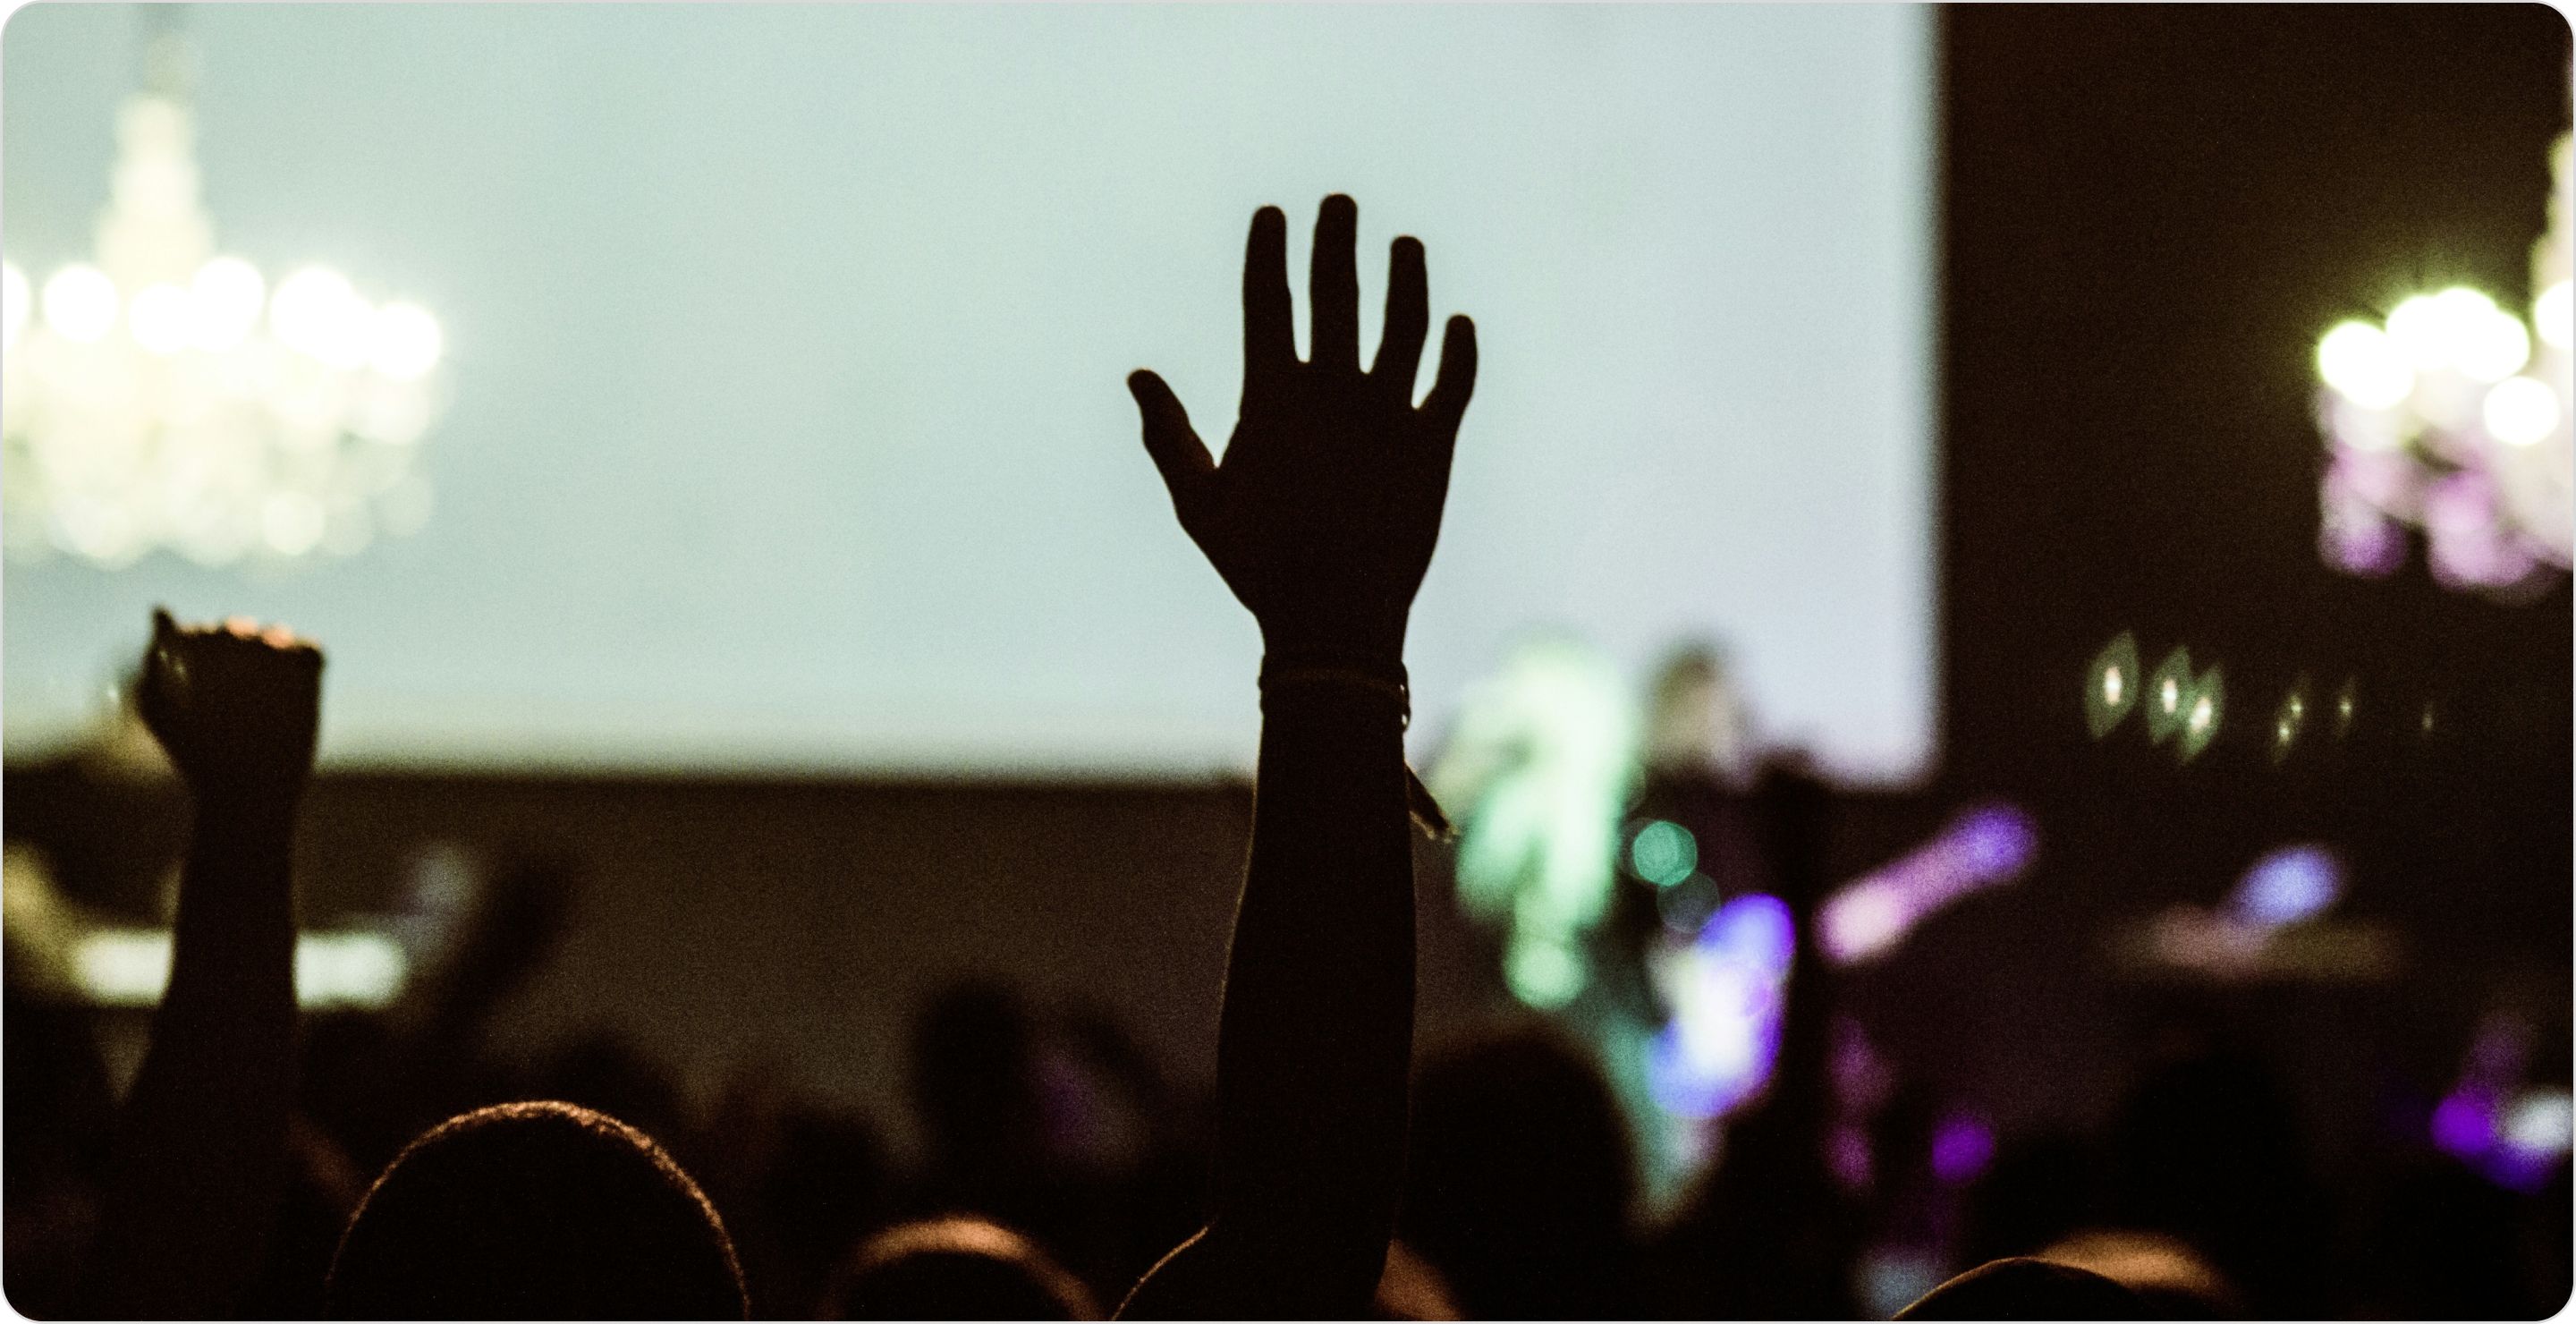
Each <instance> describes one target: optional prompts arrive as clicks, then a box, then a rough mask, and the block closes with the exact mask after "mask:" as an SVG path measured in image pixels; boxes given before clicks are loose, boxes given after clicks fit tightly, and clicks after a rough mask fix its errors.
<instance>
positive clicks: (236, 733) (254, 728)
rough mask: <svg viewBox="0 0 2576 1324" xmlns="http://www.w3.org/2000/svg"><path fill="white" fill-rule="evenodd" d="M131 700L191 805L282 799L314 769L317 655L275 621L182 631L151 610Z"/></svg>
mask: <svg viewBox="0 0 2576 1324" xmlns="http://www.w3.org/2000/svg"><path fill="white" fill-rule="evenodd" d="M136 698H137V705H136V706H137V708H138V710H139V711H140V712H141V713H142V716H143V722H144V725H146V726H148V727H150V728H151V730H152V734H153V736H154V737H155V738H156V739H158V740H159V741H160V742H161V748H162V749H164V750H166V751H168V752H169V755H170V761H171V763H173V764H175V765H176V766H177V767H178V769H179V775H180V777H181V779H183V780H184V781H186V782H187V784H188V789H189V790H190V791H191V792H193V793H195V795H196V796H197V798H198V800H199V801H200V802H204V801H208V800H215V801H223V802H226V803H236V802H241V801H245V800H247V801H254V802H262V803H281V802H283V803H291V802H292V801H293V800H294V799H295V797H296V795H297V794H298V793H299V792H301V791H302V790H303V788H304V781H305V778H306V777H307V776H308V775H309V774H310V773H311V772H312V770H313V739H314V734H315V732H316V730H317V728H318V727H319V725H320V723H321V702H322V652H321V650H320V649H318V648H315V647H314V646H313V645H312V644H311V643H310V642H308V641H306V640H303V639H299V638H297V637H296V636H295V634H294V633H293V632H292V631H290V630H288V629H287V628H286V627H284V626H282V625H281V626H272V627H270V628H267V629H265V630H263V629H262V628H260V626H259V625H258V623H257V622H255V621H252V620H250V619H249V618H248V617H242V616H236V617H233V618H232V619H230V620H227V621H225V622H224V623H223V624H222V625H218V626H182V625H180V624H179V623H177V622H176V621H173V620H172V619H170V613H168V612H167V611H160V610H155V611H154V612H153V613H152V646H151V649H150V651H148V652H147V653H146V654H145V655H144V659H143V677H142V682H141V686H140V689H139V691H138V693H137V696H136Z"/></svg>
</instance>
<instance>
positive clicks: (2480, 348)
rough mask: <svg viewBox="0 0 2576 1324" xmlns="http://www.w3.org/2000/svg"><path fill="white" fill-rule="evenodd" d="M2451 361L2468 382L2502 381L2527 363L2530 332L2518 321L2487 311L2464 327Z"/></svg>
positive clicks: (2499, 312)
mask: <svg viewBox="0 0 2576 1324" xmlns="http://www.w3.org/2000/svg"><path fill="white" fill-rule="evenodd" d="M2452 361H2453V363H2454V364H2455V365H2456V366H2457V367H2458V368H2459V370H2460V371H2461V372H2462V373H2464V374H2466V375H2467V376H2468V378H2469V380H2471V381H2476V382H2500V381H2503V380H2504V379H2505V378H2507V377H2510V376H2512V375H2514V374H2515V373H2517V372H2520V371H2522V365H2524V364H2526V363H2529V362H2531V333H2530V332H2528V331H2525V330H2523V327H2522V319H2521V318H2519V317H2516V316H2514V315H2513V314H2511V313H2508V312H2503V311H2490V312H2489V313H2488V314H2487V315H2486V316H2484V317H2481V318H2479V319H2478V320H2477V321H2476V322H2474V323H2472V324H2471V325H2470V326H2469V327H2468V328H2467V330H2466V332H2465V333H2464V334H2463V335H2462V337H2461V341H2460V347H2459V349H2458V351H2457V353H2456V354H2454V356H2453V359H2452Z"/></svg>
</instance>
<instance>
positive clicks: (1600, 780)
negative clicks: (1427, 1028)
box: [1424, 634, 1637, 1011]
mask: <svg viewBox="0 0 2576 1324" xmlns="http://www.w3.org/2000/svg"><path fill="white" fill-rule="evenodd" d="M1636 728H1637V715H1636V706H1635V703H1634V701H1633V700H1632V699H1631V698H1630V697H1629V695H1628V693H1627V688H1626V686H1625V685H1624V684H1623V683H1622V681H1621V679H1620V676H1619V673H1618V670H1617V668H1615V667H1614V666H1612V665H1611V664H1610V661H1609V659H1608V658H1606V657H1604V656H1603V655H1602V654H1601V653H1600V652H1599V651H1598V650H1596V649H1594V648H1592V647H1591V646H1590V645H1588V644H1585V643H1583V642H1582V641H1580V640H1578V639H1575V638H1574V637H1572V636H1570V635H1561V634H1547V635H1538V636H1535V637H1532V638H1528V639H1525V640H1523V641H1522V642H1521V643H1520V644H1519V645H1518V646H1516V647H1514V648H1513V649H1512V650H1511V652H1510V653H1509V654H1507V655H1506V656H1505V657H1504V659H1503V663H1502V666H1501V667H1500V668H1499V670H1497V672H1496V673H1495V674H1494V675H1492V676H1490V677H1488V678H1486V679H1485V680H1483V681H1481V682H1479V683H1478V684H1477V685H1475V686H1474V687H1473V688H1472V689H1471V690H1470V691H1469V693H1468V697H1467V701H1466V703H1465V704H1464V705H1462V707H1461V709H1460V711H1459V714H1458V720H1457V724H1456V726H1455V727H1454V728H1453V730H1452V734H1451V736H1450V739H1449V744H1448V748H1447V749H1446V750H1444V751H1443V752H1442V754H1441V757H1440V759H1439V761H1438V762H1436V763H1434V764H1433V765H1432V767H1431V771H1430V773H1429V775H1428V776H1426V777H1425V778H1424V781H1425V782H1426V783H1427V784H1428V786H1429V787H1430V789H1431V792H1432V794H1433V795H1434V796H1436V797H1438V799H1439V800H1440V802H1441V803H1442V804H1444V805H1448V806H1451V807H1452V809H1453V811H1454V812H1455V813H1456V815H1457V818H1458V819H1459V822H1460V825H1461V832H1460V834H1459V840H1458V901H1459V906H1460V908H1461V909H1463V910H1465V911H1466V912H1467V914H1468V915H1470V916H1472V917H1474V918H1476V919H1478V920H1482V921H1484V922H1486V923H1489V924H1496V925H1499V926H1501V927H1502V928H1503V929H1504V931H1505V934H1506V938H1505V947H1504V956H1503V976H1504V981H1505V982H1506V983H1507V984H1508V985H1509V986H1510V988H1511V990H1512V996H1514V997H1516V998H1518V999H1519V1000H1520V1001H1521V1002H1522V1004H1523V1005H1526V1006H1529V1007H1532V1008H1536V1009H1538V1010H1542V1011H1546V1010H1553V1009H1555V1008H1558V1007H1562V1006H1564V1005H1566V1003H1568V1002H1571V1001H1572V1000H1573V999H1574V997H1575V996H1576V995H1577V994H1579V993H1580V992H1581V991H1582V987H1583V983H1584V981H1585V980H1586V979H1587V978H1588V977H1589V972H1588V971H1587V970H1586V968H1585V965H1584V962H1583V959H1582V957H1581V955H1580V953H1581V950H1582V944H1583V940H1584V937H1585V935H1587V934H1588V933H1590V932H1591V931H1592V929H1593V928H1595V927H1596V926H1598V925H1599V923H1600V921H1601V916H1602V914H1603V913H1604V911H1605V910H1606V909H1607V908H1608V905H1609V899H1610V892H1611V883H1612V881H1613V879H1614V877H1615V866H1616V864H1617V862H1618V860H1619V854H1620V852H1619V846H1620V841H1619V837H1620V819H1621V812H1620V811H1621V807H1622V806H1623V805H1625V804H1626V803H1627V800H1628V797H1629V795H1630V793H1631V792H1632V791H1633V790H1634V788H1635V786H1636V782H1637V730H1636Z"/></svg>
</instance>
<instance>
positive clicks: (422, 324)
mask: <svg viewBox="0 0 2576 1324" xmlns="http://www.w3.org/2000/svg"><path fill="white" fill-rule="evenodd" d="M367 334H368V348H367V361H368V362H369V363H371V364H373V365H374V366H375V369H376V371H378V372H380V373H383V374H384V375H386V376H387V377H391V378H393V379H394V380H395V381H398V382H408V381H418V380H419V379H421V378H422V377H425V376H428V375H429V370H430V369H432V368H435V367H437V366H438V355H439V352H440V350H441V349H443V348H444V347H445V344H446V341H445V338H444V337H443V336H442V335H441V333H440V331H439V329H438V319H437V318H434V317H432V316H430V315H429V311H428V310H427V309H425V308H422V307H421V306H420V305H418V304H411V303H392V304H387V305H385V306H384V307H383V308H380V309H378V310H376V315H375V318H374V320H373V321H372V322H371V323H370V324H369V326H368V330H367Z"/></svg>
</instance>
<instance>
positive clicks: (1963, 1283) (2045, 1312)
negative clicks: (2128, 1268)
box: [1896, 1258, 2174, 1319]
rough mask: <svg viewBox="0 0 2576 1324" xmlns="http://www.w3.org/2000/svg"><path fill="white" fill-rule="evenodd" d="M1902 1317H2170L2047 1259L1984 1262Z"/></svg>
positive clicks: (2108, 1283) (2089, 1274)
mask: <svg viewBox="0 0 2576 1324" xmlns="http://www.w3.org/2000/svg"><path fill="white" fill-rule="evenodd" d="M1896 1317H1897V1318H1898V1319H2168V1318H2174V1316H2169V1315H2166V1314H2164V1313H2162V1312H2161V1311H2160V1310H2158V1309H2157V1307H2156V1304H2155V1303H2151V1302H2149V1301H2148V1300H2147V1299H2146V1298H2145V1297H2143V1296H2140V1295H2139V1294H2138V1293H2136V1292H2133V1291H2131V1290H2129V1289H2128V1288H2126V1287H2123V1286H2121V1285H2120V1284H2119V1283H2117V1282H2114V1281H2112V1280H2111V1279H2108V1278H2105V1277H2103V1276H2102V1275H2100V1274H2098V1273H2095V1272H2093V1271H2092V1270H2090V1269H2078V1268H2076V1267H2074V1266H2073V1265H2069V1264H2054V1263H2051V1262H2049V1261H2047V1260H2034V1259H2020V1258H2017V1259H2008V1260H1995V1261H1993V1262H1991V1263H1988V1264H1981V1265H1979V1266H1977V1267H1976V1268H1974V1269H1970V1270H1969V1271H1967V1272H1966V1273H1963V1274H1960V1275H1959V1276H1958V1277H1956V1278H1953V1279H1951V1280H1950V1281H1948V1282H1946V1283H1943V1284H1941V1285H1940V1286H1939V1287H1936V1288H1933V1289H1932V1290H1931V1291H1930V1292H1928V1293H1925V1294H1924V1297H1923V1299H1922V1300H1920V1301H1917V1302H1915V1303H1914V1304H1913V1305H1910V1306H1907V1307H1906V1308H1905V1309H1903V1310H1900V1311H1898V1312H1896Z"/></svg>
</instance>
